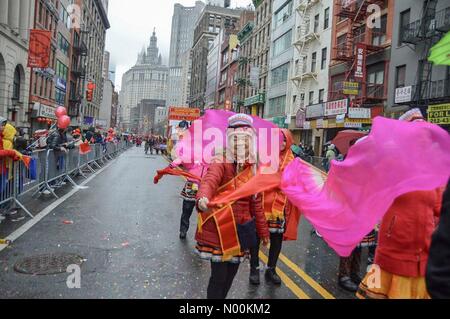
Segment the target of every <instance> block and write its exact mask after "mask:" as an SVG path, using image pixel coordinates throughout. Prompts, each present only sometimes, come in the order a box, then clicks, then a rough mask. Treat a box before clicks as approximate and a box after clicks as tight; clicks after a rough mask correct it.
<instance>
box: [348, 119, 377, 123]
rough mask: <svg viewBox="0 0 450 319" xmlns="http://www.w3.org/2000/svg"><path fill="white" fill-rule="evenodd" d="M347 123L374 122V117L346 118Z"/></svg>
mask: <svg viewBox="0 0 450 319" xmlns="http://www.w3.org/2000/svg"><path fill="white" fill-rule="evenodd" d="M345 123H361V124H372V119H345Z"/></svg>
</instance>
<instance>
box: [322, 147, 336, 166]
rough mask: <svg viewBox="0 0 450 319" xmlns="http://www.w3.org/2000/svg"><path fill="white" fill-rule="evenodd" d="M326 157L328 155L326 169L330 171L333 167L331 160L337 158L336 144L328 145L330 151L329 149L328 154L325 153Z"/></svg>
mask: <svg viewBox="0 0 450 319" xmlns="http://www.w3.org/2000/svg"><path fill="white" fill-rule="evenodd" d="M325 157H326V167H325V169H326V171H327V172H329V171H330V168H331V162H332V161H333V160H335V159H336V146H335V145H333V144H332V145H330V146H329V147H328V151H327V154H326V155H325Z"/></svg>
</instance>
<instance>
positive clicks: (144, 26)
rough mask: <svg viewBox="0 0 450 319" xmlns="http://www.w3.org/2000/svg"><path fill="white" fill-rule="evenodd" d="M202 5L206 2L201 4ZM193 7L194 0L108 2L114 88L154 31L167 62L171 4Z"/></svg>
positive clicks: (245, 1) (238, 1) (245, 0)
mask: <svg viewBox="0 0 450 319" xmlns="http://www.w3.org/2000/svg"><path fill="white" fill-rule="evenodd" d="M203 2H205V0H204V1H203ZM175 3H180V4H182V5H184V6H194V4H195V0H178V1H175V0H162V1H157V0H126V1H124V0H110V1H109V9H108V18H109V21H110V24H111V28H110V29H109V30H108V31H107V33H106V50H108V51H109V52H110V53H111V63H112V64H114V65H115V66H116V89H117V90H119V89H120V85H121V81H122V75H123V74H124V73H125V72H126V71H127V70H128V69H129V68H131V67H132V66H133V65H134V64H135V63H136V59H137V54H138V53H139V52H140V51H141V50H142V47H143V46H144V45H145V47H147V46H148V44H149V42H150V36H151V34H152V32H153V28H156V35H157V37H158V46H159V50H160V52H161V54H162V55H163V61H164V63H165V64H167V63H168V61H169V51H170V33H171V24H172V15H173V5H174V4H175ZM250 3H251V0H232V1H231V6H232V7H236V6H240V7H245V6H247V5H249V4H250Z"/></svg>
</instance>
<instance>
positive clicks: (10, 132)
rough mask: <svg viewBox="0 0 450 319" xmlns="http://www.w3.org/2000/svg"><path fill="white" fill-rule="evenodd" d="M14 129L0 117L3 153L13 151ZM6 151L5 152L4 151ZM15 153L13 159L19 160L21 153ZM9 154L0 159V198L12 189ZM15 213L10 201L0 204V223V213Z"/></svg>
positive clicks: (11, 169) (0, 141) (7, 194)
mask: <svg viewBox="0 0 450 319" xmlns="http://www.w3.org/2000/svg"><path fill="white" fill-rule="evenodd" d="M16 133H17V131H16V129H15V127H14V126H12V125H11V124H9V123H8V120H7V119H5V118H3V117H0V152H1V153H4V152H3V151H14V139H15V136H16ZM5 153H6V152H5ZM15 153H16V155H15V156H14V158H13V160H14V161H16V160H20V159H22V154H20V153H19V152H17V151H16V152H15ZM8 156H10V155H6V156H4V157H2V158H1V159H2V161H1V168H0V169H1V170H0V183H1V193H0V200H3V199H6V198H7V197H8V196H10V193H8V190H12V188H13V186H12V184H13V182H14V181H13V175H14V174H13V165H12V159H11V158H8ZM16 213H17V210H16V209H15V208H14V206H12V205H11V202H8V203H6V204H3V205H0V223H1V221H2V220H3V219H4V217H2V214H5V215H14V214H16Z"/></svg>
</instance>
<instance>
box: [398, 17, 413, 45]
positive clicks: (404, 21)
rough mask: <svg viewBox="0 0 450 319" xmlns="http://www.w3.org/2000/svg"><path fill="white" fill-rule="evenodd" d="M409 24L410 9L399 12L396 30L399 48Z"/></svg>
mask: <svg viewBox="0 0 450 319" xmlns="http://www.w3.org/2000/svg"><path fill="white" fill-rule="evenodd" d="M410 22H411V9H408V10H405V11H403V12H400V25H399V30H398V45H399V46H401V45H402V44H403V41H402V40H403V35H404V34H405V31H406V30H407V27H408V25H409V24H410Z"/></svg>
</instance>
